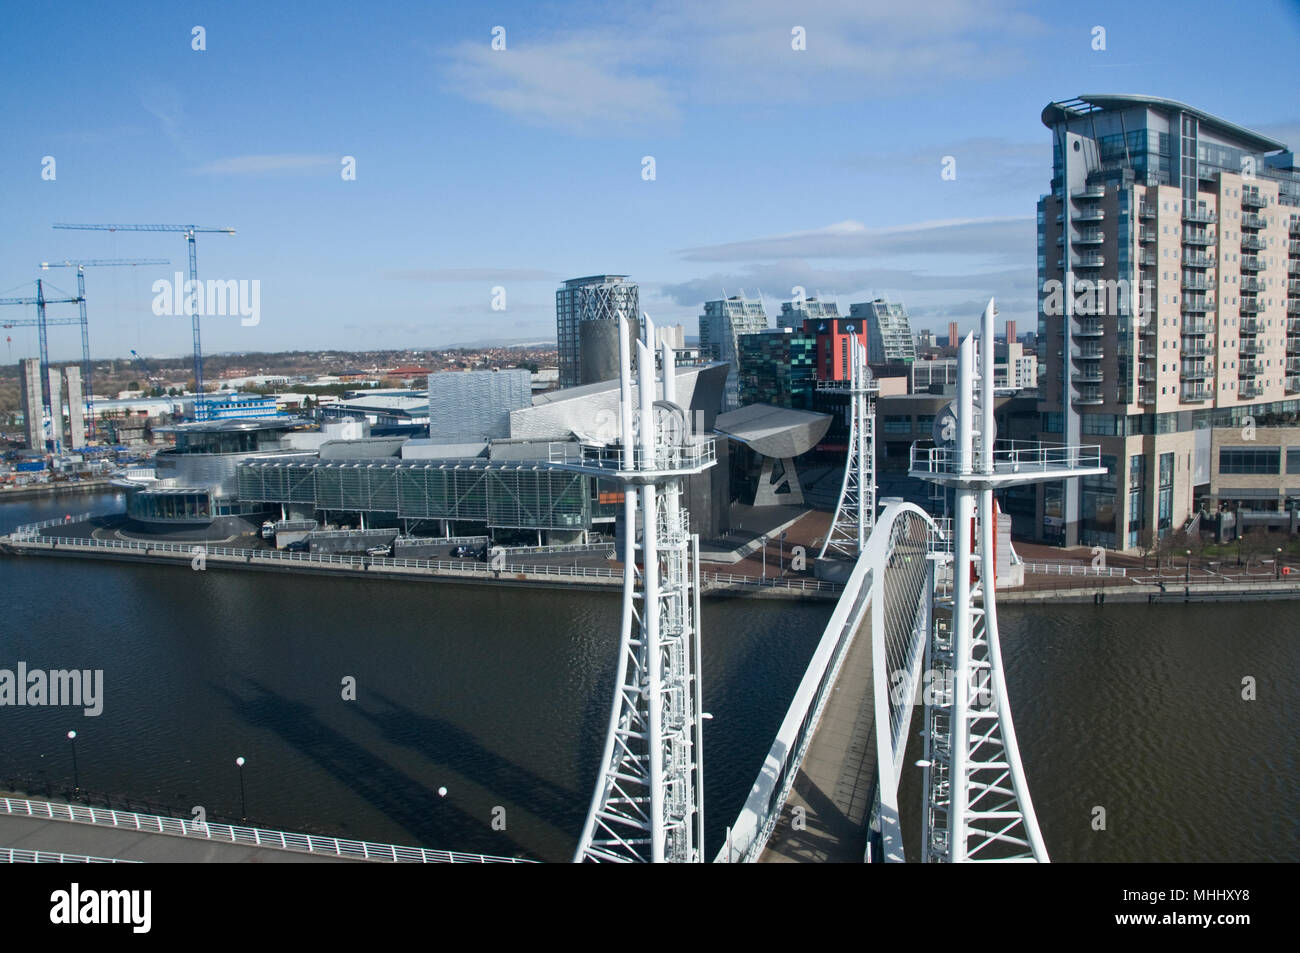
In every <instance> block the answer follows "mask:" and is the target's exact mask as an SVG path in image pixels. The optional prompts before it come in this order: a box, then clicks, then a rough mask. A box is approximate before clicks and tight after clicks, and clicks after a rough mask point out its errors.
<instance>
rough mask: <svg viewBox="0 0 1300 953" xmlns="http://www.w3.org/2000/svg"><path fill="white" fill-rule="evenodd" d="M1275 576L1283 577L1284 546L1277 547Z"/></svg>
mask: <svg viewBox="0 0 1300 953" xmlns="http://www.w3.org/2000/svg"><path fill="white" fill-rule="evenodd" d="M1273 578H1274V579H1275V580H1276V579H1281V578H1282V547H1281V546H1279V547H1278V548H1277V558H1276V559H1274V560H1273Z"/></svg>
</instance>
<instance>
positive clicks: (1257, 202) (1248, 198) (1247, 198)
mask: <svg viewBox="0 0 1300 953" xmlns="http://www.w3.org/2000/svg"><path fill="white" fill-rule="evenodd" d="M1266 205H1268V202H1267V201H1265V199H1264V196H1262V195H1260V194H1259V193H1258V192H1251V191H1249V190H1246V189H1243V190H1242V192H1241V207H1242V208H1264V207H1265V206H1266Z"/></svg>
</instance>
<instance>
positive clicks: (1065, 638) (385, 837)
mask: <svg viewBox="0 0 1300 953" xmlns="http://www.w3.org/2000/svg"><path fill="white" fill-rule="evenodd" d="M113 503H114V500H113V498H111V497H108V498H102V499H94V498H90V497H84V498H65V499H62V500H45V501H30V502H23V503H10V504H6V505H5V506H3V507H0V532H8V531H9V530H10V529H12V528H13V526H15V525H17V524H19V523H24V522H31V521H34V520H40V519H48V518H51V517H54V516H61V515H63V513H65V512H73V513H77V512H82V511H85V510H96V511H105V510H108V509H110V508H112V506H113ZM118 504H119V507H120V500H118ZM0 599H2V600H3V603H2V605H3V613H2V619H3V621H2V622H0V668H13V667H15V666H16V664H17V662H18V661H19V660H21V661H25V662H26V663H27V664H28V667H29V668H45V669H53V668H72V667H75V668H90V669H103V670H104V680H105V687H104V694H105V701H104V711H103V714H102V715H100V716H99V717H89V718H88V717H84V716H83V715H82V714H81V713H80V711H79V710H72V709H54V708H0V778H3V777H7V776H10V775H25V776H29V777H45V778H46V779H48V780H49V781H50V782H51V783H53V784H55V785H62V784H65V783H68V782H70V781H71V778H72V752H71V744H70V742H69V741H68V740H67V738H66V734H67V732H68V730H70V729H75V730H76V731H77V733H78V736H77V740H76V745H77V747H76V757H77V769H78V780H79V781H80V783H81V785H82V786H83V787H85V788H89V789H92V790H95V791H105V792H110V793H113V794H117V795H131V796H133V797H137V798H150V799H153V800H155V801H159V802H163V803H166V804H170V805H173V806H175V807H176V808H178V809H187V808H189V807H193V806H199V805H201V806H203V807H204V808H205V810H206V811H207V812H208V814H209V815H210V816H217V815H220V816H224V817H232V816H233V817H238V816H239V815H240V813H241V802H240V787H239V780H240V779H239V774H238V769H237V768H236V766H235V758H236V757H237V756H242V757H244V758H245V759H246V761H247V763H246V765H245V767H244V769H243V771H244V785H245V801H244V803H245V805H246V809H247V813H248V817H249V822H250V823H255V824H259V825H262V826H266V827H273V828H284V829H289V830H311V831H318V832H324V833H330V834H335V835H339V836H346V837H356V838H365V839H369V840H377V841H385V842H395V843H401V844H414V845H421V846H427V847H435V848H444V849H453V850H464V851H474V852H484V853H493V854H507V855H514V854H520V855H524V856H528V857H533V858H536V859H540V860H548V861H561V860H566V859H568V858H569V856H570V854H571V852H572V850H573V846H574V843H575V842H576V839H577V836H578V833H579V831H580V829H581V826H582V822H583V819H584V817H585V815H586V811H587V807H588V802H589V800H590V797H591V788H592V783H593V780H594V777H595V771H596V767H597V762H598V761H599V757H600V752H601V747H602V744H603V740H604V732H605V729H606V725H607V719H608V712H609V705H610V701H611V691H612V681H613V665H614V654H615V647H616V645H615V638H616V631H617V626H618V615H619V599H618V597H617V596H613V595H608V594H581V593H574V592H572V591H559V590H557V591H554V592H547V591H535V590H522V589H494V588H488V587H468V586H455V585H448V584H441V583H439V584H429V583H423V582H410V583H405V582H390V581H385V582H382V583H380V582H367V581H364V580H352V579H347V580H340V579H322V578H317V577H313V576H298V575H279V574H270V573H240V572H221V571H209V572H192V571H188V570H180V569H177V568H174V567H163V566H159V567H153V566H130V565H118V564H112V563H107V562H82V561H77V560H52V559H40V558H19V559H0ZM703 611H704V624H705V633H706V635H705V640H704V690H705V708H706V710H707V711H709V712H710V713H711V714H712V715H713V718H712V720H710V721H708V722H707V723H706V726H705V775H706V789H705V817H706V822H707V823H706V828H707V836H708V852H709V854H710V856H711V855H712V854H713V853H714V852H715V851H716V850H717V848H718V847H719V846H720V844H721V842H722V839H723V837H724V834H725V827H726V825H727V824H729V823H730V822H731V821H732V820H733V819H734V818H735V816H736V813H737V811H738V810H739V808H740V806H741V804H742V803H743V801H744V799H745V796H746V795H747V793H748V791H749V787H750V785H751V784H752V783H753V780H754V777H755V775H756V774H757V771H758V768H759V766H760V765H761V763H762V760H763V756H764V755H765V754H766V751H767V748H768V745H769V744H770V742H771V739H772V737H773V736H774V734H775V732H776V729H777V727H778V725H779V724H780V721H781V719H782V717H783V715H784V713H785V708H786V706H787V705H788V703H789V699H790V697H791V695H792V694H793V692H794V689H795V686H796V685H797V684H798V681H799V678H800V677H801V675H802V672H803V669H804V666H805V665H806V664H807V660H808V658H809V657H810V656H811V653H812V650H813V647H814V645H815V644H816V641H817V639H818V638H819V636H820V634H821V631H822V628H823V626H824V625H825V622H826V619H827V618H828V617H829V614H830V611H831V607H830V605H829V604H800V603H789V602H767V601H746V600H706V601H705V602H704V605H703ZM1000 615H1001V620H1002V634H1003V651H1004V654H1005V659H1006V666H1007V677H1008V683H1009V690H1010V693H1011V701H1012V707H1013V710H1014V713H1015V722H1016V727H1017V731H1018V733H1019V736H1020V744H1021V752H1022V755H1023V758H1024V762H1025V765H1026V771H1027V773H1028V777H1029V783H1030V787H1031V790H1032V792H1033V797H1034V801H1035V804H1036V807H1037V810H1038V816H1039V819H1040V822H1041V825H1042V829H1043V832H1044V836H1045V839H1046V841H1047V846H1048V849H1049V851H1050V852H1051V855H1052V858H1053V859H1054V860H1058V861H1097V860H1102V861H1140V860H1146V861H1202V860H1234V861H1246V860H1298V859H1300V825H1298V823H1297V813H1296V811H1295V809H1294V806H1293V799H1294V791H1295V790H1296V789H1297V787H1300V767H1298V766H1297V746H1296V744H1295V741H1294V738H1295V725H1296V718H1297V711H1298V710H1300V704H1298V703H1300V687H1298V686H1300V642H1298V640H1297V632H1298V630H1300V603H1286V602H1280V603H1266V604H1240V605H1237V604H1225V605H1193V606H1179V605H1165V606H1145V605H1140V606H1138V605H1128V606H1125V605H1115V604H1111V605H1109V606H1106V607H1100V608H1099V607H1094V606H1059V605H1058V606H1052V607H1048V608H1043V607H1018V606H1004V607H1003V608H1002V609H1001V611H1000ZM1247 677H1251V678H1253V679H1255V686H1256V687H1255V693H1256V699H1255V700H1254V701H1245V700H1243V698H1242V690H1243V685H1242V680H1243V679H1244V678H1247ZM347 678H351V679H355V684H356V699H355V700H354V701H350V700H345V699H344V698H343V694H344V690H343V687H344V680H345V679H347ZM914 738H915V734H914ZM919 757H920V752H919V749H917V748H916V747H915V744H914V746H913V751H912V752H911V753H910V754H909V758H908V763H909V764H910V763H911V762H914V761H915V760H916V759H917V758H919ZM918 775H919V772H917V771H912V772H910V774H908V775H907V776H906V777H905V779H904V783H903V786H902V789H901V791H900V797H901V805H902V811H903V822H904V830H905V833H906V835H907V838H908V843H907V846H908V853H909V856H911V857H917V856H919V854H918V847H919V845H918V840H919V838H918V835H917V829H918V819H919V816H920V815H919V813H918V812H919V806H920V803H921V792H920V784H919V777H918ZM440 788H445V789H446V795H445V796H440V794H439V793H438V792H439V789H440ZM1098 808H1100V809H1102V810H1103V811H1104V815H1102V814H1099V813H1098V810H1097V809H1098ZM501 818H504V823H505V829H504V830H501V829H498V828H499V827H500V826H501V822H500V819H501ZM494 819H496V820H497V823H496V824H495V825H494V823H493V822H494ZM1102 822H1104V829H1096V828H1097V827H1098V826H1099V825H1100V824H1101V823H1102Z"/></svg>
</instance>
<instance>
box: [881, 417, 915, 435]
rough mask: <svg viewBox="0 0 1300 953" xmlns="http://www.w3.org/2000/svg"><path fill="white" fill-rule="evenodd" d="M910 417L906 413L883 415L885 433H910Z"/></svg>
mask: <svg viewBox="0 0 1300 953" xmlns="http://www.w3.org/2000/svg"><path fill="white" fill-rule="evenodd" d="M911 432H912V418H911V417H908V416H906V415H898V414H886V415H885V433H893V434H900V433H909V434H910V433H911Z"/></svg>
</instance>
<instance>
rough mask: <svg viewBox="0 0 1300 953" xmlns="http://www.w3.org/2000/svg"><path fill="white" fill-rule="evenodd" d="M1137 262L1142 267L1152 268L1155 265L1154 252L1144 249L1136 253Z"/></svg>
mask: <svg viewBox="0 0 1300 953" xmlns="http://www.w3.org/2000/svg"><path fill="white" fill-rule="evenodd" d="M1138 264H1140V265H1141V266H1142V267H1143V268H1154V267H1155V266H1156V256H1155V253H1154V252H1149V251H1144V252H1143V253H1142V254H1140V255H1138Z"/></svg>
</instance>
